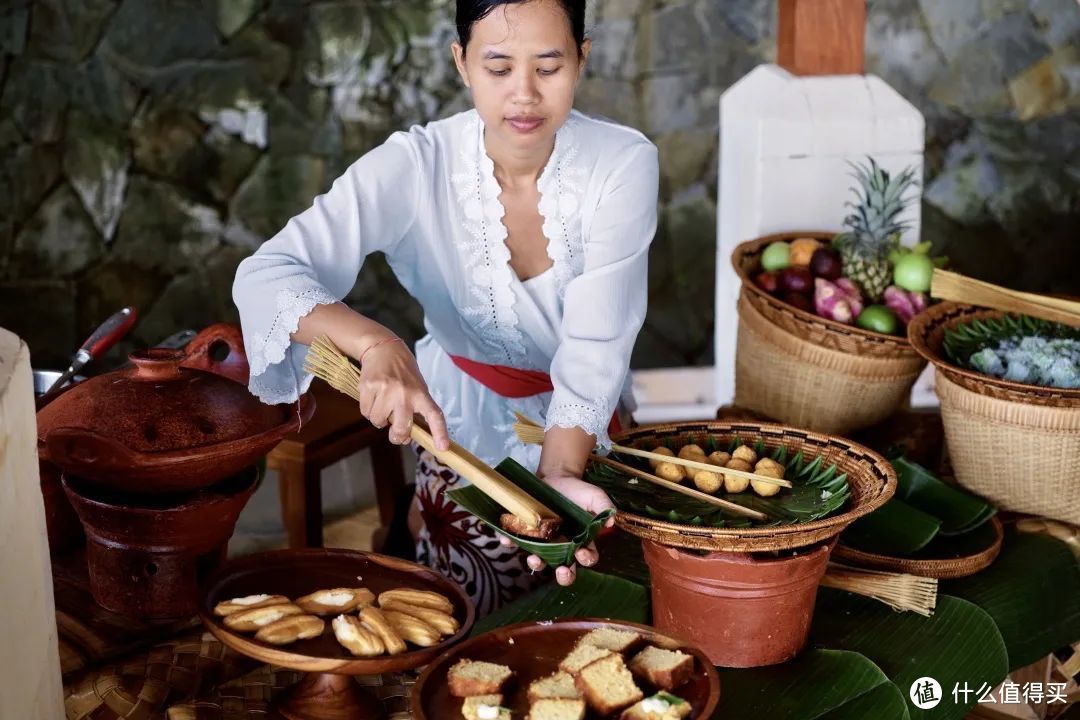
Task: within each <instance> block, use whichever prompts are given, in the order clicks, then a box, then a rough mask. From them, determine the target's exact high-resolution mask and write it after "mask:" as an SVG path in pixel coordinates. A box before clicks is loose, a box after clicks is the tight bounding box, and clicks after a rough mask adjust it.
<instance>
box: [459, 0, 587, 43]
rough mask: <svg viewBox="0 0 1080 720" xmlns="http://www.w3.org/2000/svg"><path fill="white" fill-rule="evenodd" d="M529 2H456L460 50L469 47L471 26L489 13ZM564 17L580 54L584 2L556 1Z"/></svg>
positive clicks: (525, 0) (490, 0)
mask: <svg viewBox="0 0 1080 720" xmlns="http://www.w3.org/2000/svg"><path fill="white" fill-rule="evenodd" d="M523 2H529V0H457V18H456V23H457V31H458V41H459V42H460V43H461V47H462V50H464V49H465V48H466V47H467V46H468V45H469V37H470V36H471V35H472V26H473V24H474V23H478V22H480V21H481V20H483V19H484V18H486V17H487V16H488V15H489V14H491V11H492V10H494V9H495V8H497V7H499V6H500V5H517V4H519V3H523ZM557 2H558V3H559V5H560V6H562V9H563V10H564V11H565V12H566V17H567V19H568V20H569V21H570V33H571V34H572V35H573V36H574V42H575V43H577V48H578V54H579V55H580V54H581V45H582V43H584V42H585V2H586V0H557Z"/></svg>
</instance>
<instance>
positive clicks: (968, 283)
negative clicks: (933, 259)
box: [930, 268, 1080, 327]
mask: <svg viewBox="0 0 1080 720" xmlns="http://www.w3.org/2000/svg"><path fill="white" fill-rule="evenodd" d="M930 296H931V297H934V298H937V299H938V300H951V301H953V302H960V303H964V304H965V305H978V306H981V307H988V308H992V309H994V310H1004V311H1005V312H1015V313H1023V314H1025V315H1031V316H1032V317H1037V318H1042V319H1043V320H1052V321H1054V322H1060V323H1065V324H1066V325H1071V326H1073V327H1080V302H1076V301H1074V300H1065V299H1063V298H1056V297H1050V296H1049V295H1036V294H1034V293H1026V292H1020V291H1018V290H1010V289H1009V288H1004V287H1001V286H999V285H993V284H991V283H988V282H983V281H982V280H976V279H974V278H969V277H967V276H965V275H960V274H959V273H954V272H949V271H948V270H942V269H940V268H938V269H935V270H934V275H933V279H932V280H931V285H930Z"/></svg>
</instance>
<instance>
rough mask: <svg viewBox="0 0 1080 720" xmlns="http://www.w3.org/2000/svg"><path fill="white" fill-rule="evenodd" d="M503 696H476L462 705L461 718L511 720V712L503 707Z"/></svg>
mask: <svg viewBox="0 0 1080 720" xmlns="http://www.w3.org/2000/svg"><path fill="white" fill-rule="evenodd" d="M502 701H503V696H502V695H500V694H498V693H495V694H492V695H474V696H472V697H467V698H465V702H463V703H462V704H461V716H462V717H464V718H465V720H510V711H509V710H507V709H506V708H504V707H503V706H502Z"/></svg>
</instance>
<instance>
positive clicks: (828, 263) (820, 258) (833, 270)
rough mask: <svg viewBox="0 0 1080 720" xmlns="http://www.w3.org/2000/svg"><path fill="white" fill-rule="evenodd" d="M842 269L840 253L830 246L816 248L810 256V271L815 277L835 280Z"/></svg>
mask: <svg viewBox="0 0 1080 720" xmlns="http://www.w3.org/2000/svg"><path fill="white" fill-rule="evenodd" d="M843 269H844V263H843V261H842V260H841V259H840V253H838V252H836V251H835V250H833V249H832V248H818V249H817V250H815V251H814V254H813V255H811V256H810V272H812V273H813V274H814V276H815V277H820V278H825V279H826V280H835V279H836V278H838V277H840V274H841V272H842V271H843Z"/></svg>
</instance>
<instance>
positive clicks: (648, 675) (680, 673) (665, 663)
mask: <svg viewBox="0 0 1080 720" xmlns="http://www.w3.org/2000/svg"><path fill="white" fill-rule="evenodd" d="M630 672H632V673H634V675H636V676H637V677H638V678H639V679H642V680H645V681H646V682H648V683H649V684H650V685H653V686H654V687H657V688H660V689H661V690H674V689H675V688H677V687H679V686H680V685H682V684H683V683H684V682H686V681H687V680H689V679H690V676H691V675H693V674H694V656H693V655H687V654H686V653H684V652H681V651H679V650H664V649H663V648H658V647H655V646H653V645H650V646H649V647H647V648H645V649H644V650H642V651H641V652H639V653H638V654H637V655H635V656H634V659H633V660H631V661H630Z"/></svg>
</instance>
